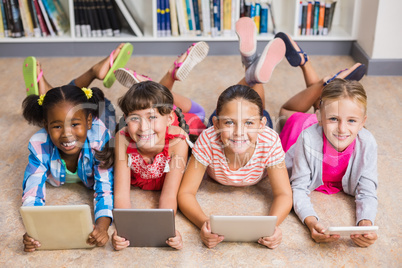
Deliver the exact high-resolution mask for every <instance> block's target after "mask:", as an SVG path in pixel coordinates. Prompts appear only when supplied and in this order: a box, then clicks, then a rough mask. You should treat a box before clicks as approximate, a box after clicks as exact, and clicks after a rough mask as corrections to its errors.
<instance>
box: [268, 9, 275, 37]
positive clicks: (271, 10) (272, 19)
mask: <svg viewBox="0 0 402 268" xmlns="http://www.w3.org/2000/svg"><path fill="white" fill-rule="evenodd" d="M268 10H269V15H270V17H271V22H272V33H273V34H276V24H275V17H274V4H273V3H268Z"/></svg>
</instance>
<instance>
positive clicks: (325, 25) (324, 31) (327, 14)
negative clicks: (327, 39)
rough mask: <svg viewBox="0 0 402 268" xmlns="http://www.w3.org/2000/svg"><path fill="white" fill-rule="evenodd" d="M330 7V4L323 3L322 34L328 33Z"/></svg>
mask: <svg viewBox="0 0 402 268" xmlns="http://www.w3.org/2000/svg"><path fill="white" fill-rule="evenodd" d="M330 9H331V4H329V3H326V4H325V16H324V29H323V30H322V34H323V35H328V23H329V11H330Z"/></svg>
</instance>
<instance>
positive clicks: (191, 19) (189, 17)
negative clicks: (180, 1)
mask: <svg viewBox="0 0 402 268" xmlns="http://www.w3.org/2000/svg"><path fill="white" fill-rule="evenodd" d="M185 2H186V14H187V21H188V28H189V32H190V34H191V35H193V34H195V23H194V11H192V10H193V9H192V6H193V4H192V0H185ZM192 12H193V13H192Z"/></svg>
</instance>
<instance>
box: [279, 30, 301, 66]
mask: <svg viewBox="0 0 402 268" xmlns="http://www.w3.org/2000/svg"><path fill="white" fill-rule="evenodd" d="M275 37H278V38H280V39H282V40H283V42H284V43H285V46H286V53H285V57H286V59H287V60H288V62H289V64H290V65H291V66H293V67H297V66H300V64H301V61H302V59H301V57H300V53H299V52H300V51H301V48H300V47H299V49H300V51H297V49H296V48H295V47H294V46H293V43H292V41H291V40H290V39H289V37H288V36H287V34H285V33H282V32H280V33H277V34H276V35H275Z"/></svg>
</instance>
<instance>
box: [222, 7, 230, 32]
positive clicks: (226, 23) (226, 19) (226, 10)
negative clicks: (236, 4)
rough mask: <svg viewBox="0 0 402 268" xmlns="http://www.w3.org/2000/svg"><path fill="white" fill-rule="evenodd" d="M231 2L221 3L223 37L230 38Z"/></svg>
mask: <svg viewBox="0 0 402 268" xmlns="http://www.w3.org/2000/svg"><path fill="white" fill-rule="evenodd" d="M231 17H232V0H224V1H223V25H222V32H223V35H224V36H230V34H231V30H232V18H231Z"/></svg>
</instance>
